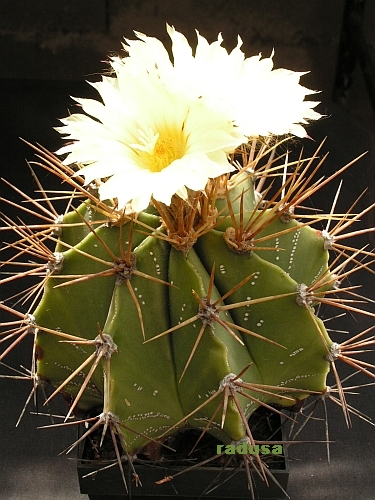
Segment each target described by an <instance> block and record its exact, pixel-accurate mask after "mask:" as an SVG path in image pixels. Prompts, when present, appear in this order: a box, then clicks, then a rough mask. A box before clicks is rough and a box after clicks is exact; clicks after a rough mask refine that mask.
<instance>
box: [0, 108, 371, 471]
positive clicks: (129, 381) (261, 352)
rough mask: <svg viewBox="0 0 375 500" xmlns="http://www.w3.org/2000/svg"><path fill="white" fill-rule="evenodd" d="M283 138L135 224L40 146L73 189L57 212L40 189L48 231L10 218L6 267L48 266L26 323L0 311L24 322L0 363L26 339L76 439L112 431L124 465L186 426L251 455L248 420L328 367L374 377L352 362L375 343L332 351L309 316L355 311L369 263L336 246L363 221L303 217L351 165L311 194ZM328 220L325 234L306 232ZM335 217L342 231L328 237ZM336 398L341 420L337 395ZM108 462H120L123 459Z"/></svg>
mask: <svg viewBox="0 0 375 500" xmlns="http://www.w3.org/2000/svg"><path fill="white" fill-rule="evenodd" d="M73 116H74V115H73ZM76 116H77V115H76ZM81 116H83V115H81ZM157 140H158V139H157ZM284 141H285V140H284V139H281V140H280V141H279V142H277V141H275V140H270V139H260V138H254V139H251V140H250V141H249V143H248V144H247V145H241V144H240V145H239V146H237V148H236V149H235V150H234V152H233V153H232V154H231V156H230V161H229V165H230V169H231V170H232V171H233V170H234V173H232V174H231V175H230V174H229V173H223V174H220V175H218V176H217V177H215V178H210V179H209V180H208V181H207V184H206V186H205V187H204V189H196V190H193V189H191V188H190V189H188V190H187V193H185V196H180V194H173V196H172V198H171V201H170V203H169V204H168V203H165V202H164V201H160V199H159V200H158V199H156V198H152V199H151V201H150V203H149V204H148V206H147V205H146V206H145V207H144V208H143V209H142V210H139V211H137V212H136V213H135V211H134V210H130V211H129V210H128V208H127V206H125V205H124V206H123V207H121V206H120V203H119V201H118V199H110V198H103V196H102V195H101V190H102V189H103V185H104V186H105V183H104V184H103V183H100V181H95V182H94V183H92V184H90V185H88V184H87V180H88V179H87V178H86V179H85V180H84V179H83V178H82V176H81V175H80V172H79V171H78V172H77V169H76V168H75V167H73V166H71V165H68V164H67V163H66V162H61V161H60V160H59V159H58V158H57V157H56V156H54V155H52V154H51V153H48V151H46V150H44V149H40V148H39V147H34V149H35V150H36V151H37V154H38V156H39V158H41V160H39V161H38V162H37V164H38V165H39V166H41V167H43V168H45V169H47V170H48V171H50V172H53V173H54V174H55V175H56V176H57V177H59V178H60V179H62V180H63V181H65V183H66V184H67V185H70V186H71V188H72V191H71V195H70V199H69V201H68V203H67V209H66V211H65V212H64V214H63V215H61V216H58V214H57V213H56V212H55V211H54V208H53V197H51V199H50V198H48V195H47V194H46V193H45V194H44V201H45V203H44V204H43V202H40V201H37V200H35V201H33V204H34V208H35V211H38V210H39V212H40V217H41V218H43V217H44V219H45V218H46V217H45V214H46V212H47V210H46V209H45V206H48V211H49V214H50V216H49V217H48V218H47V219H49V220H48V221H47V223H41V224H37V225H33V226H32V227H31V226H30V227H28V226H26V225H22V224H21V225H20V224H19V223H15V222H13V221H11V220H10V219H8V218H6V217H5V218H4V220H5V224H6V226H7V227H8V228H10V229H12V230H13V231H15V233H16V234H17V235H18V238H19V239H18V241H17V242H16V243H14V244H11V247H12V248H13V249H14V250H15V257H14V258H11V259H10V260H9V262H8V264H12V263H15V262H17V260H18V259H19V258H21V257H22V256H24V255H31V256H33V258H34V259H35V258H38V259H40V260H41V264H40V265H38V266H36V267H35V266H34V265H31V266H30V270H27V271H25V272H21V273H20V274H19V275H18V277H22V278H25V279H26V277H27V276H28V275H37V276H42V278H41V282H40V283H39V284H38V285H36V286H35V287H34V288H32V289H31V291H30V290H27V291H26V295H25V300H27V301H29V303H30V305H29V307H28V310H27V313H26V315H25V314H24V313H21V312H19V311H18V310H16V309H14V308H12V307H10V306H8V305H6V304H5V303H3V304H2V305H1V307H2V308H3V309H4V310H6V311H7V312H9V313H10V314H14V315H16V317H17V320H16V321H15V322H13V323H12V324H16V325H18V326H17V327H16V329H14V328H13V326H11V330H6V332H5V336H4V341H9V345H8V347H7V348H6V349H5V351H4V352H3V354H2V355H1V358H0V360H2V359H3V358H4V357H5V355H6V354H7V353H8V352H9V351H10V350H11V349H13V348H14V347H15V346H16V345H17V343H18V342H19V341H20V340H22V338H24V337H26V336H29V335H33V336H34V338H35V342H34V346H35V352H34V354H33V361H32V369H31V373H32V375H33V377H34V379H35V380H37V381H38V382H39V383H40V382H41V381H46V382H48V383H49V384H52V386H53V387H54V391H53V393H52V395H51V396H50V397H49V398H48V401H49V400H50V399H51V397H53V396H54V395H55V394H56V393H58V392H61V393H63V394H64V397H65V398H66V399H67V400H68V402H69V411H68V415H67V417H69V416H71V415H76V416H77V417H78V419H77V422H81V421H89V422H90V423H91V425H92V426H91V427H90V428H89V429H88V430H87V432H86V433H85V434H84V436H83V437H85V436H86V435H88V434H90V432H92V431H93V430H94V429H97V428H98V427H101V426H103V429H104V430H103V432H105V430H106V429H109V431H110V433H111V435H112V437H113V441H114V443H115V446H116V448H117V446H118V444H117V443H116V437H117V439H118V440H119V442H120V443H121V447H122V452H123V453H125V454H126V455H127V456H128V458H129V459H130V462H131V457H134V456H135V455H136V454H137V453H140V452H142V450H144V449H145V448H147V446H148V445H149V443H154V444H155V443H158V445H159V446H160V445H162V446H163V443H165V441H166V439H167V438H168V437H170V436H173V435H176V434H178V433H180V432H181V431H183V430H185V429H186V428H190V429H196V430H199V431H202V432H207V433H209V434H211V435H212V436H214V437H215V438H217V439H218V440H219V441H220V442H222V443H223V444H225V445H229V444H238V443H242V442H248V443H250V444H254V443H255V441H254V438H253V436H252V432H251V428H249V425H248V420H249V418H250V416H251V415H252V414H253V413H254V411H255V410H256V409H258V408H259V407H266V408H273V409H274V411H279V410H277V409H276V408H278V407H280V406H282V407H284V408H286V409H287V408H289V409H291V410H293V408H294V407H296V405H299V404H301V402H303V401H304V400H305V399H306V398H307V397H309V396H313V395H317V396H320V397H322V396H323V395H324V394H325V393H326V391H327V382H326V380H327V374H328V373H329V371H330V369H332V370H333V373H334V375H335V376H336V381H337V383H338V385H339V387H340V381H339V378H338V375H337V370H336V366H335V361H336V360H337V359H341V360H343V361H346V362H348V363H349V364H351V365H352V366H354V367H355V368H356V369H360V370H362V371H363V372H365V373H371V368H372V367H371V366H370V365H368V364H365V363H364V362H362V361H359V360H354V359H353V357H352V356H350V353H351V351H356V350H358V349H359V348H360V347H361V346H362V345H363V346H365V345H368V344H369V343H371V342H372V339H371V338H370V339H367V338H366V336H365V335H366V333H367V332H363V333H359V334H357V335H356V336H355V337H354V340H353V342H352V343H351V342H350V341H347V342H345V343H343V344H342V345H341V346H340V345H338V344H336V343H335V342H333V341H332V340H331V339H330V337H329V335H328V332H327V330H326V328H325V325H324V323H323V322H322V321H321V320H320V319H319V317H318V315H317V314H318V311H319V305H320V304H321V303H325V304H330V305H333V306H338V307H342V308H346V309H347V310H349V311H352V312H359V313H360V312H362V311H360V309H359V308H357V307H356V306H355V305H352V304H351V303H350V302H346V301H345V299H337V298H336V297H337V294H338V293H339V292H340V284H341V282H342V281H344V279H345V278H346V277H347V276H348V275H350V274H351V273H352V272H354V271H356V270H357V269H363V268H365V269H367V268H368V267H369V264H367V263H364V262H363V261H362V259H363V258H365V259H366V258H367V257H368V256H369V255H372V254H370V253H369V252H366V251H365V250H363V249H362V250H358V251H356V250H350V249H349V250H342V249H341V248H340V247H339V246H338V245H337V238H336V237H335V235H336V234H337V233H338V231H341V229H343V228H346V227H350V226H351V224H352V223H353V222H355V221H357V220H358V219H359V218H360V217H361V216H362V215H363V213H361V214H356V215H345V216H343V217H340V216H335V215H334V213H333V212H332V213H331V214H328V215H319V216H317V215H314V216H309V217H304V218H301V214H298V213H297V212H298V211H299V210H300V211H301V209H299V207H300V206H301V204H302V202H303V201H304V200H305V199H306V198H307V197H309V196H310V195H311V194H313V193H314V192H315V191H316V190H317V189H319V188H320V187H321V186H322V185H325V184H327V183H328V182H330V181H332V180H333V179H334V178H336V176H337V175H338V174H339V173H341V172H342V171H343V170H344V169H345V168H347V167H348V166H350V165H351V164H349V165H348V166H345V167H344V168H342V169H341V170H340V171H338V172H337V173H335V174H333V175H332V176H331V177H330V178H327V179H325V180H324V181H322V180H320V181H319V182H312V178H313V175H314V174H315V173H316V170H317V168H319V166H320V165H321V162H319V161H318V154H319V150H320V148H318V150H317V152H316V154H315V155H314V158H313V159H310V160H309V161H308V162H306V161H304V160H302V159H300V160H299V161H298V162H296V163H294V164H292V165H290V164H288V159H287V157H286V158H284V157H285V154H284V155H282V158H279V159H278V158H276V159H275V152H276V149H277V148H279V147H280V146H281V145H282V144H283V143H284ZM154 145H155V144H154ZM239 159H240V160H241V164H240V163H239ZM314 162H315V163H318V166H317V167H316V166H315V163H314ZM78 163H79V161H78ZM306 163H307V164H306ZM78 167H81V165H79V164H78ZM86 168H87V167H86ZM83 175H85V174H83ZM268 176H271V178H273V177H272V176H276V177H277V176H279V177H280V178H282V182H281V185H280V186H279V187H277V188H275V186H272V187H273V191H272V189H270V188H267V189H264V188H262V183H263V180H264V179H267V177H268ZM99 177H101V176H99ZM38 186H39V187H41V186H40V185H39V183H38ZM98 188H99V191H98ZM21 195H22V196H23V197H25V198H27V196H26V195H24V194H23V193H21ZM77 199H78V200H79V204H78V205H77V204H76V200H77ZM370 208H371V207H370ZM35 211H34V213H35ZM301 213H302V212H301ZM324 220H328V221H329V222H328V225H327V229H326V230H325V231H321V230H319V229H314V228H313V227H319V226H318V223H320V222H321V221H324ZM332 220H338V222H337V224H336V226H335V228H334V229H333V230H331V231H329V225H330V223H332ZM371 230H372V229H369V231H371ZM350 235H352V234H350ZM350 252H351V253H350ZM336 254H338V257H336ZM24 265H25V266H27V263H24ZM13 279H16V277H11V278H6V279H4V280H3V283H4V284H5V283H7V282H8V281H9V280H13ZM342 291H343V292H348V293H350V292H351V291H352V289H351V287H344V288H343V289H342ZM364 314H368V315H370V316H373V314H372V313H369V312H365V311H364ZM6 328H7V326H6ZM7 332H8V333H7ZM14 337H16V339H15V340H14ZM34 358H36V366H35V364H34ZM372 376H373V375H372ZM341 398H342V404H343V408H344V414H345V418H346V419H347V421H349V418H350V416H349V412H350V410H349V409H348V407H347V406H346V405H345V396H344V393H343V391H342V390H341ZM83 437H82V438H81V439H83ZM76 444H77V443H75V444H74V445H73V446H72V448H73V447H74V446H75V445H76ZM117 458H118V461H119V463H120V465H121V458H120V452H119V450H118V449H117ZM250 458H251V457H249V456H247V457H246V456H245V458H243V459H244V460H248V461H249V463H250V462H251V465H253V466H257V467H259V468H260V469H261V471H262V474H265V472H264V469H263V465H262V462H261V460H260V459H259V457H258V459H257V460H256V462H255V465H254V462H253V461H252V460H251V461H250ZM124 479H125V478H124Z"/></svg>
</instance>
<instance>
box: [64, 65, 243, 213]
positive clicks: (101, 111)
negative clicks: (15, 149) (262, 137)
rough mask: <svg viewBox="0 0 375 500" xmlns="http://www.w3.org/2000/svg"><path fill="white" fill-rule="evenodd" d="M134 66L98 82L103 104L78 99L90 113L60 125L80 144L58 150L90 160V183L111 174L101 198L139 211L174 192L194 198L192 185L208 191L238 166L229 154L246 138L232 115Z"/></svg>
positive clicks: (71, 159) (81, 160)
mask: <svg viewBox="0 0 375 500" xmlns="http://www.w3.org/2000/svg"><path fill="white" fill-rule="evenodd" d="M130 66H131V65H130ZM130 66H129V69H128V68H127V66H126V65H121V66H120V65H118V64H117V65H116V64H114V67H115V70H116V72H117V76H116V77H103V79H102V81H101V82H98V83H94V84H92V85H93V86H94V87H95V88H96V90H97V91H98V92H99V93H100V96H101V98H102V100H103V103H100V102H98V101H95V100H91V99H79V98H75V100H76V101H77V102H78V103H79V104H80V105H81V106H82V109H83V111H84V112H85V113H86V115H85V114H81V113H80V114H73V115H71V116H69V117H67V118H64V119H62V120H61V121H62V123H63V124H64V126H63V127H59V128H58V129H57V130H58V131H59V132H61V133H62V134H64V135H66V136H67V137H66V138H68V139H71V140H72V141H75V142H71V143H69V144H67V145H66V146H64V147H62V148H61V149H60V150H59V151H58V152H57V153H58V154H63V153H68V156H67V157H66V159H65V160H64V163H65V164H70V163H73V162H77V163H78V164H81V165H83V168H82V169H81V170H80V171H79V175H84V177H85V183H87V184H88V183H90V182H91V181H92V180H93V179H105V181H104V182H103V183H102V184H101V185H100V187H99V195H100V198H101V199H103V200H105V199H111V198H117V200H118V205H119V208H122V207H125V206H129V204H130V206H131V210H132V211H134V212H139V211H141V210H143V209H145V208H146V207H147V206H148V204H149V202H150V199H151V197H153V198H154V199H156V200H157V201H160V202H163V203H165V204H167V205H169V204H170V202H171V197H172V196H173V195H174V194H178V195H179V196H180V197H182V198H186V197H187V190H186V188H190V189H192V190H194V191H198V190H203V189H204V188H205V186H206V184H207V181H208V179H209V178H215V177H217V176H220V175H222V174H224V173H228V172H231V171H233V170H234V167H233V166H232V165H231V164H230V163H229V161H228V158H227V155H228V153H229V152H232V151H233V150H234V149H235V148H236V147H237V146H239V145H240V144H241V143H243V142H244V141H246V138H245V137H244V136H243V135H241V134H239V132H238V130H237V128H236V127H235V126H234V125H233V123H232V122H231V121H230V120H229V119H228V116H227V114H225V113H220V112H218V111H216V110H214V109H212V108H209V107H207V106H206V105H205V104H204V102H203V101H202V99H192V98H190V97H189V96H187V95H184V94H181V93H178V92H176V91H171V90H170V89H169V88H168V87H167V86H166V85H164V84H163V83H162V82H161V81H160V79H159V78H158V77H156V76H155V75H153V74H149V73H147V72H146V71H143V70H142V68H141V69H140V70H139V71H136V72H134V71H133V69H132V68H131V67H130ZM87 115H89V116H87Z"/></svg>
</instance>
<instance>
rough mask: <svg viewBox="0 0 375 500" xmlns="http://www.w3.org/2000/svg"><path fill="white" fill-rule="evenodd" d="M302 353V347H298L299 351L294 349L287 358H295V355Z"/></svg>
mask: <svg viewBox="0 0 375 500" xmlns="http://www.w3.org/2000/svg"><path fill="white" fill-rule="evenodd" d="M302 351H303V347H300V348H299V349H296V350H295V351H294V352H292V354H289V356H295V355H296V354H298V353H299V352H302Z"/></svg>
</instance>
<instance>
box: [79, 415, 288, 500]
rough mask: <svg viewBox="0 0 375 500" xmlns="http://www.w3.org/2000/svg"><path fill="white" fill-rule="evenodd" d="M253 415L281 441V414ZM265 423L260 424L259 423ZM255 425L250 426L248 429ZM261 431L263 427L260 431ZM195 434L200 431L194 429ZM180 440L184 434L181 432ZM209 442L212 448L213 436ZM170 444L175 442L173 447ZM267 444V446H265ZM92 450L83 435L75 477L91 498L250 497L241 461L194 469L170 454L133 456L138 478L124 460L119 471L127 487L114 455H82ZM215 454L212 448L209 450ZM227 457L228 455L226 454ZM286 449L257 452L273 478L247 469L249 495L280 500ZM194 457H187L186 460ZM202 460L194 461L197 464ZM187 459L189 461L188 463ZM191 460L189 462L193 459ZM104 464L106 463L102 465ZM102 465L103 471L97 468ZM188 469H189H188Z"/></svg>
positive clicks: (285, 477)
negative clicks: (102, 457) (147, 457)
mask: <svg viewBox="0 0 375 500" xmlns="http://www.w3.org/2000/svg"><path fill="white" fill-rule="evenodd" d="M258 412H259V413H258V416H257V418H259V415H260V418H261V419H262V421H266V422H267V425H268V426H270V428H269V429H268V434H269V435H268V439H271V440H272V441H273V442H276V441H277V442H281V441H282V440H283V439H284V432H283V428H282V427H281V426H280V417H279V415H277V414H274V413H273V414H270V413H268V412H265V411H264V410H260V411H259V410H258ZM263 427H264V425H263ZM253 428H254V427H252V429H253ZM262 432H263V433H264V429H263V430H262ZM256 434H257V433H256V430H255V431H254V437H255V439H258V440H262V441H263V440H266V439H267V438H266V439H264V436H262V437H260V436H257V435H256ZM198 436H199V434H198ZM183 439H185V438H184V437H183ZM210 439H211V441H212V442H211V443H209V444H210V446H211V447H212V449H213V450H216V443H218V442H217V441H216V440H214V439H213V438H210V437H209V436H207V440H208V441H209V440H210ZM174 447H175V446H174ZM270 448H271V449H272V446H271V447H270ZM90 449H92V440H90V439H89V438H87V439H86V442H85V443H84V446H82V447H81V450H80V452H79V453H80V456H79V458H80V460H79V461H78V476H79V483H80V489H81V493H86V494H87V495H88V496H89V498H90V500H120V499H124V500H125V499H129V498H135V499H140V498H144V499H149V500H152V499H155V500H156V499H158V500H161V499H172V498H176V499H178V500H191V499H195V500H197V499H199V498H202V499H204V498H215V499H220V500H229V499H237V500H245V499H246V500H249V499H251V498H252V496H251V491H250V490H249V488H248V479H247V475H246V470H245V468H244V466H243V464H242V461H241V460H240V461H237V465H230V464H229V465H227V466H224V465H219V464H218V465H215V466H213V465H210V463H208V464H206V465H202V466H197V467H195V468H193V466H192V465H190V464H189V465H181V463H183V462H181V461H177V460H176V461H175V460H172V459H171V458H170V457H167V459H165V458H164V460H162V461H151V460H139V461H138V460H135V461H134V468H135V470H136V473H137V475H138V476H139V479H140V481H141V483H142V486H140V485H138V486H137V484H136V480H135V478H134V476H133V473H132V470H131V469H130V467H129V466H128V464H127V463H126V462H124V463H123V470H124V475H125V478H126V482H127V488H128V491H126V489H125V486H124V482H123V479H122V476H121V473H120V470H119V467H118V464H117V462H116V461H115V460H90V459H87V458H83V457H87V456H89V455H88V451H89V450H90ZM211 454H212V455H214V454H215V451H213V453H211ZM226 458H228V456H226ZM286 458H287V457H286V449H285V447H284V448H283V454H282V455H272V454H269V455H262V459H264V460H265V463H268V467H269V468H268V470H269V471H270V472H271V473H272V476H273V478H274V479H273V480H272V479H271V478H268V484H267V483H266V482H265V481H264V479H263V478H262V477H261V476H260V475H258V473H257V472H255V471H254V470H252V471H251V476H252V483H253V490H254V498H256V499H258V500H268V499H269V500H271V499H272V500H284V499H285V498H286V495H285V490H286V488H287V484H288V479H289V465H288V462H287V460H286ZM187 460H190V461H192V460H194V459H192V458H191V457H188V458H187V459H185V463H186V462H187ZM200 461H201V460H199V461H197V463H199V462H200ZM190 463H191V462H190ZM192 463H193V464H194V461H193V462H192ZM106 467H108V468H106ZM100 469H103V470H100ZM188 469H191V470H188ZM170 476H173V479H172V480H170V481H168V480H166V481H165V482H162V484H160V481H162V480H163V479H164V478H169V477H170Z"/></svg>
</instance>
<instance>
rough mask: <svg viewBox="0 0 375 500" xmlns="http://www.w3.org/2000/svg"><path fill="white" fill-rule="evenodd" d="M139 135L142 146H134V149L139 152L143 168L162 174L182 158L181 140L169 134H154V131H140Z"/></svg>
mask: <svg viewBox="0 0 375 500" xmlns="http://www.w3.org/2000/svg"><path fill="white" fill-rule="evenodd" d="M139 134H140V135H139V141H140V144H132V147H133V148H134V149H136V150H137V154H138V157H139V164H140V167H141V168H146V169H148V170H150V171H151V172H161V171H162V170H164V169H165V168H166V167H168V165H170V164H171V163H172V162H173V161H174V160H177V159H178V158H181V156H182V155H181V138H178V137H174V136H171V135H170V134H168V133H167V134H165V133H164V134H160V133H159V132H158V133H156V134H154V133H153V131H152V130H149V131H148V132H143V131H142V132H141V131H139Z"/></svg>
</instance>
